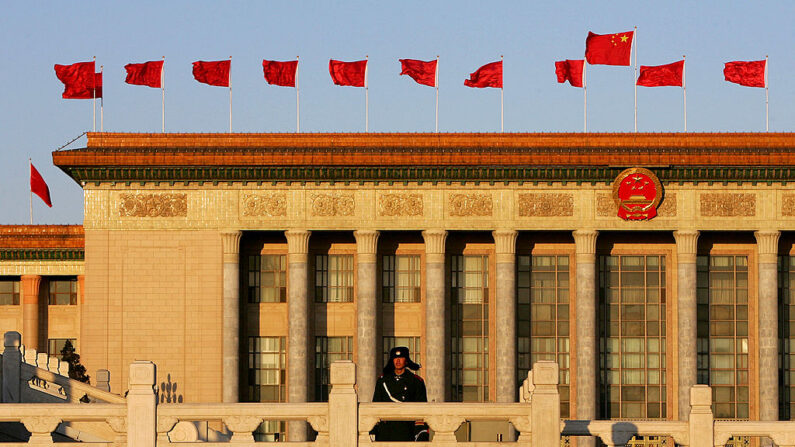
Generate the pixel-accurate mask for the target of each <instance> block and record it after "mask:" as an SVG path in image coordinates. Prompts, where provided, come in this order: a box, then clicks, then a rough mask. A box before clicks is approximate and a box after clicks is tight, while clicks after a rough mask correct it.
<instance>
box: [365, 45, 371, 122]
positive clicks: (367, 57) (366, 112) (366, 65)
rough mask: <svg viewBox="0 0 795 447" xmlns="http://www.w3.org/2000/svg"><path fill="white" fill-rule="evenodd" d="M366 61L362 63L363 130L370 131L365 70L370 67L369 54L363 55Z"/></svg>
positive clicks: (368, 93) (368, 91)
mask: <svg viewBox="0 0 795 447" xmlns="http://www.w3.org/2000/svg"><path fill="white" fill-rule="evenodd" d="M364 59H365V60H366V61H367V62H365V64H364V131H365V132H369V131H370V87H369V86H368V85H367V72H368V70H369V69H370V67H369V65H370V63H369V62H370V56H369V55H365V56H364Z"/></svg>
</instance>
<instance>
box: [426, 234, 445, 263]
mask: <svg viewBox="0 0 795 447" xmlns="http://www.w3.org/2000/svg"><path fill="white" fill-rule="evenodd" d="M422 237H423V239H425V254H426V259H425V262H444V244H445V241H446V240H447V231H446V230H438V229H437V230H425V231H423V232H422Z"/></svg>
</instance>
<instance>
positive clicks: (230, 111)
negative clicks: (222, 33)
mask: <svg viewBox="0 0 795 447" xmlns="http://www.w3.org/2000/svg"><path fill="white" fill-rule="evenodd" d="M229 133H232V56H229Z"/></svg>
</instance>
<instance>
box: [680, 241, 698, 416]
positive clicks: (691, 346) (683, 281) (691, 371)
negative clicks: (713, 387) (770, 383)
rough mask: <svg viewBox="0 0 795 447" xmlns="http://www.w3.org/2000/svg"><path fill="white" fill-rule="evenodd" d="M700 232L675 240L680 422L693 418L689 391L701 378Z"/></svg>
mask: <svg viewBox="0 0 795 447" xmlns="http://www.w3.org/2000/svg"><path fill="white" fill-rule="evenodd" d="M698 234H699V233H698V231H696V230H678V231H674V238H675V239H676V257H677V267H676V275H677V276H676V286H677V291H678V292H677V303H676V306H677V316H678V320H679V327H678V328H677V338H678V339H679V390H678V393H679V420H682V421H686V420H688V418H689V417H690V388H692V387H693V386H694V385H695V384H696V382H697V379H698V370H697V360H698V350H697V346H696V340H697V338H698V333H697V329H698V307H697V305H696V304H697V303H696V246H697V245H698Z"/></svg>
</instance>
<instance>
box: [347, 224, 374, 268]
mask: <svg viewBox="0 0 795 447" xmlns="http://www.w3.org/2000/svg"><path fill="white" fill-rule="evenodd" d="M379 234H380V233H379V232H378V231H377V230H356V231H354V232H353V237H354V238H356V253H357V254H358V255H359V258H358V262H370V263H374V262H375V254H376V252H377V251H378V236H379Z"/></svg>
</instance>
